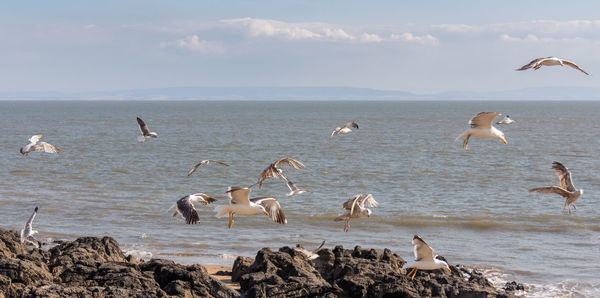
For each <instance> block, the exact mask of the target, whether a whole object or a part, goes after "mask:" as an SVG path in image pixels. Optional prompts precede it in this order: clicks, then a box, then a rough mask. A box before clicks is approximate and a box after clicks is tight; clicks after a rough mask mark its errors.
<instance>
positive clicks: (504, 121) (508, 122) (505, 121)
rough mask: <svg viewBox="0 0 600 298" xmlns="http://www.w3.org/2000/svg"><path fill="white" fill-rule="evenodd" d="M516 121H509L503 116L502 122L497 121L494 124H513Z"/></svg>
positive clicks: (507, 117) (508, 117) (508, 118)
mask: <svg viewBox="0 0 600 298" xmlns="http://www.w3.org/2000/svg"><path fill="white" fill-rule="evenodd" d="M515 122H517V121H515V120H512V119H510V116H509V115H506V116H504V118H503V119H502V121H498V122H496V124H513V123H515Z"/></svg>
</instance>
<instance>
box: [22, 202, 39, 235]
mask: <svg viewBox="0 0 600 298" xmlns="http://www.w3.org/2000/svg"><path fill="white" fill-rule="evenodd" d="M37 212H38V207H37V206H36V207H35V209H34V210H33V213H31V216H30V217H29V220H28V221H27V222H26V223H25V227H24V230H25V236H30V234H31V231H32V230H33V220H34V219H35V216H36V215H37Z"/></svg>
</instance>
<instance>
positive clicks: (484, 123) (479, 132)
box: [455, 112, 507, 150]
mask: <svg viewBox="0 0 600 298" xmlns="http://www.w3.org/2000/svg"><path fill="white" fill-rule="evenodd" d="M500 115H502V114H500V113H493V112H481V113H479V114H477V115H475V117H473V119H471V120H469V125H471V128H469V129H467V130H465V132H463V133H462V134H460V135H459V136H458V137H456V140H455V141H458V140H459V139H460V138H462V137H464V138H465V140H464V141H463V147H464V148H465V150H467V149H469V138H471V137H478V138H496V139H500V140H502V142H504V144H507V142H506V139H505V138H504V133H503V132H501V131H500V130H498V129H497V128H495V127H494V126H493V125H492V123H493V122H494V118H496V117H498V116H500Z"/></svg>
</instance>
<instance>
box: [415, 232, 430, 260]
mask: <svg viewBox="0 0 600 298" xmlns="http://www.w3.org/2000/svg"><path fill="white" fill-rule="evenodd" d="M412 243H413V244H414V245H415V248H414V253H415V261H425V262H433V248H431V247H430V246H429V245H427V243H425V241H423V239H421V237H419V236H417V235H415V236H414V237H413V240H412Z"/></svg>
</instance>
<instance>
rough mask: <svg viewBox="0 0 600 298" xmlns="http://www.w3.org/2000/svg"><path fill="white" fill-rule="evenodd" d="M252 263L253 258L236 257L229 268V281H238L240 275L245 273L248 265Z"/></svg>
mask: <svg viewBox="0 0 600 298" xmlns="http://www.w3.org/2000/svg"><path fill="white" fill-rule="evenodd" d="M252 263H254V259H253V258H248V257H237V258H236V259H235V261H234V262H233V267H232V268H231V281H234V282H239V281H240V277H242V275H243V274H246V273H247V271H248V268H249V267H250V265H252Z"/></svg>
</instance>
